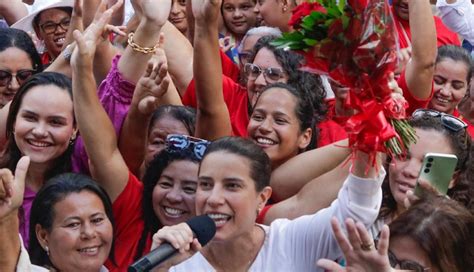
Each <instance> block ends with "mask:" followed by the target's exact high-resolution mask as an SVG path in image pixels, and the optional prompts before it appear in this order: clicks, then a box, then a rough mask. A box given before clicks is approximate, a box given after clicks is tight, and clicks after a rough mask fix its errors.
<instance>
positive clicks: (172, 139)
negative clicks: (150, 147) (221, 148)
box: [165, 134, 211, 160]
mask: <svg viewBox="0 0 474 272" xmlns="http://www.w3.org/2000/svg"><path fill="white" fill-rule="evenodd" d="M210 143H211V142H210V141H207V140H204V139H200V138H196V137H192V136H187V135H180V134H169V135H168V136H167V137H166V143H165V145H166V150H167V151H169V152H182V151H189V152H191V153H192V154H193V155H194V156H195V157H196V159H198V160H202V157H203V156H204V153H205V152H206V149H207V146H208V145H209V144H210Z"/></svg>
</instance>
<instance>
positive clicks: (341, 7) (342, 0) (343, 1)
mask: <svg viewBox="0 0 474 272" xmlns="http://www.w3.org/2000/svg"><path fill="white" fill-rule="evenodd" d="M337 7H338V8H339V11H340V12H341V13H344V8H345V7H346V0H339V3H338V4H337Z"/></svg>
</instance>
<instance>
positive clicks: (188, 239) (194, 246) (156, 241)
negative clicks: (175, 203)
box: [151, 223, 202, 267]
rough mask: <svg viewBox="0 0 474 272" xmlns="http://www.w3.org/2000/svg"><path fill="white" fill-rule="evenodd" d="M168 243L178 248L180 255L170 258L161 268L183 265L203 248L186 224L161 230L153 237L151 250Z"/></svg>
mask: <svg viewBox="0 0 474 272" xmlns="http://www.w3.org/2000/svg"><path fill="white" fill-rule="evenodd" d="M166 242H167V243H169V244H171V245H172V246H173V247H174V248H176V249H177V250H178V251H179V253H180V254H177V255H176V256H174V257H172V258H170V259H169V260H168V261H166V262H164V263H163V264H161V265H160V266H159V267H171V266H173V265H176V264H178V263H181V262H183V261H184V260H186V259H188V258H190V257H191V256H192V255H194V254H195V253H196V252H198V251H199V250H201V248H202V246H201V244H200V243H199V241H198V240H197V239H196V238H194V237H193V231H192V230H191V228H190V227H189V225H188V224H186V223H181V224H178V225H174V226H165V227H163V228H161V229H160V230H159V231H158V232H157V233H155V235H153V243H152V246H151V250H153V249H155V248H157V247H159V246H160V245H161V244H163V243H166Z"/></svg>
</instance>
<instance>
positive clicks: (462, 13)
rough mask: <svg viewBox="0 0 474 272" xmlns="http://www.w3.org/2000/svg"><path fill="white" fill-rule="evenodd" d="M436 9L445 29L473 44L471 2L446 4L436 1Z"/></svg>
mask: <svg viewBox="0 0 474 272" xmlns="http://www.w3.org/2000/svg"><path fill="white" fill-rule="evenodd" d="M436 7H437V8H438V9H439V11H440V17H441V20H443V23H444V24H445V25H446V26H447V27H449V28H450V29H451V30H452V31H454V32H457V33H459V34H460V35H461V36H462V37H463V38H464V39H466V40H468V41H469V43H471V44H474V5H473V4H472V3H471V0H457V1H456V2H455V3H452V4H448V3H446V0H438V1H437V3H436Z"/></svg>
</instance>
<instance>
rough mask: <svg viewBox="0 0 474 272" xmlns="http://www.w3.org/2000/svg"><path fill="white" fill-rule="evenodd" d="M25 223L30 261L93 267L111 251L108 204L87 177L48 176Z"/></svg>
mask: <svg viewBox="0 0 474 272" xmlns="http://www.w3.org/2000/svg"><path fill="white" fill-rule="evenodd" d="M30 222H31V226H30V237H31V240H30V248H29V250H30V255H31V261H32V263H34V264H37V265H41V266H44V267H47V268H49V269H51V270H57V271H91V272H98V271H101V269H102V265H103V264H104V262H105V261H106V260H107V258H108V257H109V255H111V254H112V253H113V251H112V250H111V248H112V245H113V240H112V238H113V217H112V203H111V202H110V199H109V197H108V196H107V193H106V192H105V191H104V190H103V189H102V188H100V187H99V186H98V185H97V184H96V183H95V182H94V181H93V180H91V179H90V178H89V177H87V176H83V175H79V174H72V173H71V174H62V175H59V176H57V177H55V178H53V179H51V180H50V181H48V182H47V184H45V186H44V187H43V188H42V189H41V190H40V191H39V192H38V194H37V197H36V199H35V201H34V202H33V208H32V210H31V221H30ZM112 259H113V258H112Z"/></svg>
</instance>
